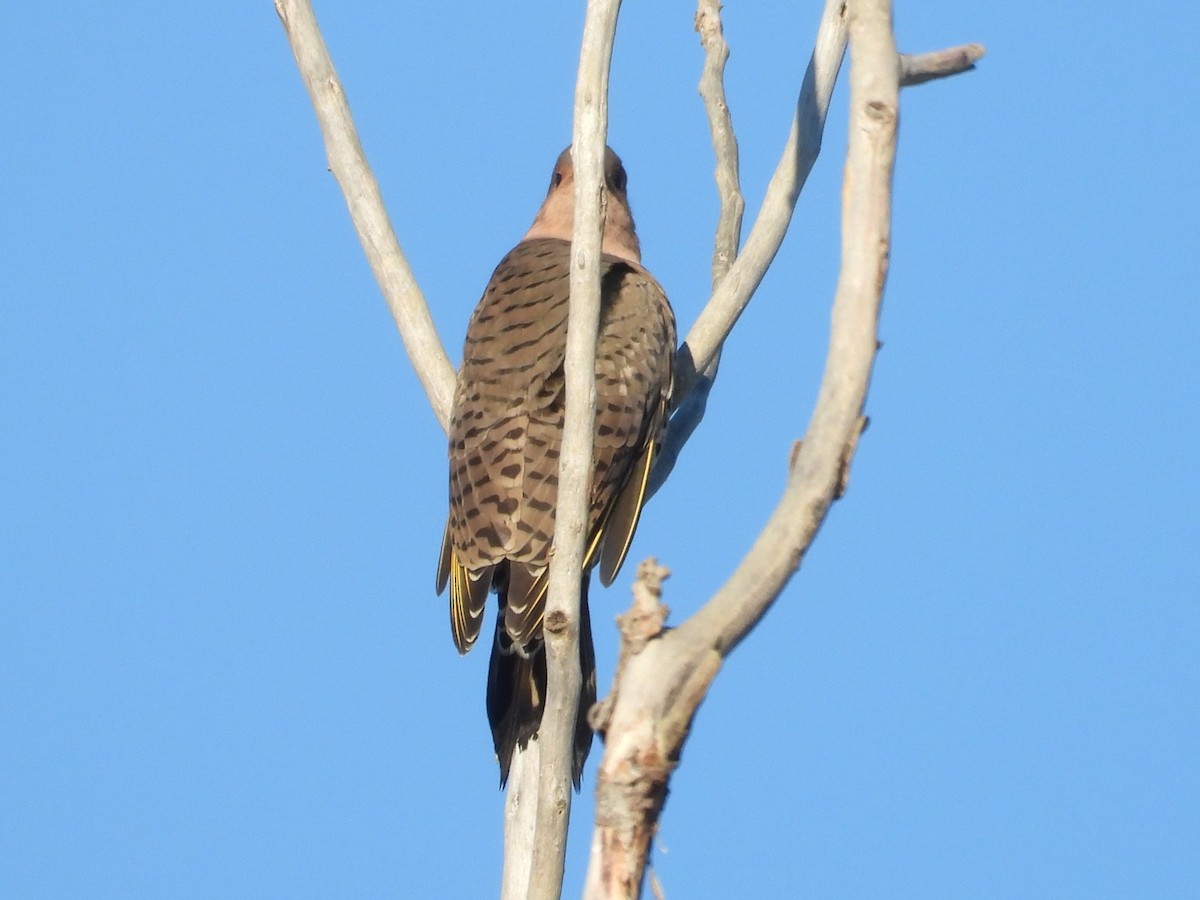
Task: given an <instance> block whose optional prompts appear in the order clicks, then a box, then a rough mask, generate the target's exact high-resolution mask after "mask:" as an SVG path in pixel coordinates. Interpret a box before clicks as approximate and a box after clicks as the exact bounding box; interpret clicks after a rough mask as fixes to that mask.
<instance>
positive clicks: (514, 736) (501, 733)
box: [487, 578, 596, 790]
mask: <svg viewBox="0 0 1200 900" xmlns="http://www.w3.org/2000/svg"><path fill="white" fill-rule="evenodd" d="M503 600H504V598H503V597H501V603H500V611H499V616H498V617H497V620H496V637H495V640H494V641H493V642H492V659H491V663H490V665H489V666H488V687H487V712H488V722H489V724H490V725H491V726H492V742H493V743H494V744H495V746H496V759H497V761H499V763H500V787H504V785H505V784H506V783H507V782H508V770H509V768H510V766H511V765H512V758H513V754H514V753H515V752H516V750H517V748H518V747H525V746H526V745H527V744H528V743H529V740H530V738H532V737H533V736H534V735H536V734H537V732H538V729H539V728H540V727H541V724H542V710H543V708H544V707H545V702H546V652H545V645H544V644H543V643H542V640H541V638H540V637H539V638H538V639H537V640H536V641H534V642H531V644H530V645H529V646H528V647H526V648H525V654H524V655H522V653H521V652H520V651H519V650H518V649H517V647H516V646H515V645H514V644H513V642H512V640H511V639H510V638H509V636H508V632H507V631H506V630H505V628H504V602H503ZM579 600H580V603H579V669H580V674H581V675H582V676H583V681H582V683H581V689H580V696H579V717H578V718H577V719H576V722H575V759H574V764H573V766H572V770H571V780H572V781H574V782H575V790H579V787H580V780H581V778H582V776H583V764H584V762H585V761H586V760H587V756H588V751H589V750H590V749H591V747H592V728H591V726H590V725H589V724H588V720H587V714H588V710H589V709H591V707H592V705H593V704H594V703H595V702H596V651H595V648H594V647H593V645H592V623H591V617H590V616H589V615H588V603H587V579H586V578H585V579H584V582H583V587H582V589H581V591H580V596H579Z"/></svg>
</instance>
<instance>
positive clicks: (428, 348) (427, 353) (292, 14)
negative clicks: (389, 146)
mask: <svg viewBox="0 0 1200 900" xmlns="http://www.w3.org/2000/svg"><path fill="white" fill-rule="evenodd" d="M275 11H276V12H277V13H278V14H279V18H280V20H281V21H282V22H283V28H284V31H285V32H286V33H287V38H288V43H289V44H290V45H291V48H292V55H293V56H294V57H295V58H296V66H297V67H298V68H299V70H300V77H301V78H302V79H303V80H304V86H305V87H306V88H307V89H308V96H309V98H310V99H311V100H312V105H313V109H314V110H315V111H316V114H317V122H318V123H319V124H320V126H321V135H322V137H323V138H324V140H325V154H326V157H327V158H328V160H329V170H330V171H331V172H333V176H334V177H335V178H336V179H337V182H338V185H339V186H340V187H341V189H342V194H343V195H344V196H345V198H346V206H347V207H349V210H350V219H351V221H352V222H353V223H354V228H355V230H356V231H357V232H358V239H359V241H360V242H361V243H362V248H363V252H364V253H365V254H366V256H367V262H368V263H370V265H371V271H372V272H373V273H374V275H375V280H376V281H377V282H378V283H379V289H380V290H381V291H382V292H383V297H384V299H385V300H386V301H387V305H388V308H389V309H390V310H391V311H392V318H393V319H395V320H396V327H397V328H398V329H399V330H400V337H401V338H402V339H403V341H404V349H405V350H407V351H408V358H409V360H410V361H411V362H412V366H413V369H414V370H415V371H416V373H417V377H418V378H419V379H420V380H421V384H422V386H424V388H425V393H426V394H427V395H428V396H429V404H430V406H432V407H433V414H434V415H435V416H437V420H438V422H439V423H440V424H441V426H442V430H443V431H445V430H446V429H447V428H448V427H449V424H450V406H451V404H452V402H453V399H454V366H453V365H451V363H450V358H449V357H448V356H446V350H445V348H444V347H443V346H442V342H441V339H440V338H438V334H437V330H436V329H435V328H434V326H433V318H432V317H431V316H430V315H429V307H428V306H427V305H426V303H425V298H424V297H423V296H422V295H421V289H420V288H419V287H417V282H416V280H415V279H414V278H413V274H412V270H411V269H410V268H409V265H408V260H406V259H405V258H404V252H403V251H402V250H401V249H400V244H399V242H398V241H397V240H396V233H395V231H393V230H392V223H391V220H390V219H389V218H388V214H387V210H386V209H385V208H384V206H383V196H382V194H381V193H380V191H379V184H378V183H377V182H376V181H375V175H374V174H373V173H372V172H371V167H370V165H369V164H368V163H367V158H366V156H365V154H364V153H363V149H362V144H361V143H360V142H359V140H358V131H357V130H356V129H355V127H354V119H353V118H352V117H351V115H350V105H349V104H348V103H347V102H346V94H345V92H344V91H343V90H342V84H341V82H340V81H339V80H338V76H337V72H336V71H335V70H334V68H333V60H331V59H330V58H329V50H328V49H327V48H326V47H325V41H324V39H323V38H322V37H321V31H320V29H319V28H318V27H317V19H316V16H314V15H313V11H312V6H311V5H310V4H309V2H308V0H275Z"/></svg>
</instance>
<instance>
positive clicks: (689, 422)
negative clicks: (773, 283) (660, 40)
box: [651, 0, 846, 491]
mask: <svg viewBox="0 0 1200 900" xmlns="http://www.w3.org/2000/svg"><path fill="white" fill-rule="evenodd" d="M845 6H846V4H845V0H826V3H825V8H824V11H823V12H822V14H821V22H820V24H819V25H818V26H817V39H816V44H815V47H814V49H813V52H812V56H811V58H810V59H809V63H808V68H807V70H806V71H805V73H804V82H803V84H802V85H801V88H800V96H799V98H798V99H797V101H796V112H795V114H794V116H793V117H792V127H791V131H790V132H789V134H788V139H787V143H786V144H785V145H784V148H783V154H782V156H781V157H780V160H779V163H778V164H777V165H776V167H775V174H774V175H772V176H771V181H770V183H769V184H768V185H767V190H766V194H765V195H764V196H763V202H762V206H761V207H760V208H759V211H758V216H757V217H756V218H755V220H754V225H753V227H752V228H751V229H750V236H749V237H748V238H747V239H746V245H745V247H744V248H743V250H742V252H741V255H739V256H738V257H737V260H736V261H735V262H734V263H733V265H732V266H730V267H729V268H728V270H727V271H726V272H725V273H723V275H722V277H721V278H720V279H719V281H718V280H717V279H716V278H715V276H716V274H717V273H716V270H715V268H714V285H715V287H714V290H713V295H712V297H711V298H710V299H709V301H708V303H707V305H706V306H705V307H704V310H703V311H702V312H701V313H700V317H699V318H698V319H697V320H696V324H695V325H693V326H692V329H691V331H690V332H689V333H688V336H687V340H686V341H685V342H684V344H683V346H682V347H680V348H679V353H678V355H677V357H676V361H675V371H676V376H675V397H674V402H675V404H676V407H677V408H676V411H675V413H674V415H672V417H671V422H670V425H669V426H668V428H667V434H666V436H665V438H664V439H663V445H662V447H661V449H660V451H659V457H658V461H657V462H656V463H655V466H654V473H653V475H652V476H651V490H652V491H653V490H657V489H658V487H660V486H661V485H662V483H663V482H665V481H666V480H667V478H668V476H669V475H670V474H671V471H672V470H673V469H674V467H675V462H676V460H677V459H678V457H679V453H680V451H681V450H682V449H683V445H684V444H686V443H687V440H688V438H690V437H691V435H692V432H694V431H695V430H696V426H697V425H698V424H699V423H700V419H701V418H702V417H703V416H704V410H705V407H706V405H707V400H708V394H709V391H710V390H711V389H712V382H713V378H714V377H715V375H716V363H717V361H718V360H719V355H720V351H721V345H722V344H723V343H724V342H725V338H726V337H728V336H729V332H730V331H731V330H732V329H733V326H734V325H735V324H736V323H737V320H738V317H739V316H740V315H741V314H742V311H743V310H744V309H745V308H746V304H747V303H749V302H750V297H751V296H752V295H753V294H754V291H755V290H757V288H758V286H759V284H760V283H761V282H762V280H763V276H765V275H766V272H767V268H768V267H769V266H770V265H771V261H772V260H774V259H775V254H776V253H777V252H778V251H779V247H780V245H781V244H782V243H783V238H784V235H786V234H787V228H788V224H789V223H790V222H791V220H792V212H793V211H794V210H795V208H796V200H797V198H798V197H799V196H800V189H801V188H802V187H803V186H804V182H805V181H806V180H807V178H808V173H809V172H811V171H812V167H813V163H814V162H816V159H817V155H818V154H819V153H820V152H821V137H822V135H823V134H824V131H825V116H826V114H827V113H828V111H829V101H830V98H831V97H832V96H833V86H834V83H835V82H836V80H837V73H838V70H839V69H840V68H841V65H842V55H843V54H844V53H845V50H846V15H845ZM699 22H700V16H699V14H698V15H697V25H698V26H699ZM706 49H707V45H706ZM707 65H708V64H707V63H706V66H707ZM705 77H706V78H707V74H706V76H705ZM711 115H712V114H711V112H710V121H711ZM731 136H732V135H731ZM713 140H714V147H718V140H719V138H718V136H717V134H716V132H715V131H714V138H713ZM735 146H736V144H735ZM717 152H718V158H719V156H720V154H721V152H722V151H721V150H720V149H719V147H718V149H717ZM718 252H719V251H718ZM714 266H715V260H714ZM693 394H694V395H695V396H692V395H693Z"/></svg>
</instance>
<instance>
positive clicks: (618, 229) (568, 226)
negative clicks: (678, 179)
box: [525, 147, 642, 263]
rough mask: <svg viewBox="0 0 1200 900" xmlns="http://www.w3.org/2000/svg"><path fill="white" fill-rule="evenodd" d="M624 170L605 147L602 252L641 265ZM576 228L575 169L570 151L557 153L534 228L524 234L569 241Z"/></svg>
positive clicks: (619, 159) (639, 249)
mask: <svg viewBox="0 0 1200 900" xmlns="http://www.w3.org/2000/svg"><path fill="white" fill-rule="evenodd" d="M625 182H626V176H625V167H624V166H623V165H621V158H620V157H619V156H617V154H616V153H614V152H613V151H612V148H611V147H605V148H604V187H605V190H606V191H607V193H608V205H607V209H606V212H605V217H604V240H603V244H602V249H603V251H604V252H605V253H607V254H609V255H611V256H616V257H619V258H621V259H625V260H628V261H629V262H632V263H640V262H641V259H642V248H641V246H640V244H639V243H638V237H637V231H636V230H635V228H634V224H633V213H631V212H630V211H629V200H628V198H627V197H626V195H625ZM574 225H575V166H574V163H572V161H571V148H570V147H568V148H567V149H566V150H564V151H563V152H562V153H561V154H559V157H558V161H557V162H555V164H554V171H553V172H552V173H551V175H550V189H549V190H548V191H547V192H546V199H545V200H544V201H542V207H541V209H539V210H538V213H537V216H535V217H534V220H533V225H532V226H531V227H530V229H529V231H528V232H527V233H526V235H525V239H526V240H530V239H532V238H558V239H559V240H564V241H569V240H571V233H572V230H573V228H574Z"/></svg>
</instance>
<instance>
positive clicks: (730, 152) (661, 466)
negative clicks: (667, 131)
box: [649, 0, 746, 496]
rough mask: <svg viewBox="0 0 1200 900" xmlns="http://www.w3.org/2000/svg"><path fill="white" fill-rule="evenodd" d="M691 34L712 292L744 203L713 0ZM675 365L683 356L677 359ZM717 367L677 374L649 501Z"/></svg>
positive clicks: (728, 259) (695, 418) (699, 413)
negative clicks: (702, 117)
mask: <svg viewBox="0 0 1200 900" xmlns="http://www.w3.org/2000/svg"><path fill="white" fill-rule="evenodd" d="M696 31H697V33H698V34H699V35H700V45H701V46H702V47H703V48H704V71H703V73H702V74H701V76H700V86H699V87H700V96H701V97H702V98H703V99H704V111H705V113H706V114H707V116H708V130H709V133H710V134H711V136H712V145H713V154H714V155H715V156H716V169H715V172H714V176H715V179H716V182H717V197H718V199H719V200H720V204H721V211H720V213H719V215H718V216H717V228H716V233H715V235H714V237H713V257H712V286H713V288H714V290H715V289H716V287H717V285H719V284H720V282H721V279H722V278H724V277H725V274H726V273H727V272H728V271H729V269H730V268H731V267H732V266H733V262H734V260H735V259H736V258H737V254H738V247H739V245H740V243H741V239H742V214H743V213H744V212H745V209H746V201H745V199H744V198H743V197H742V188H741V180H740V176H739V166H738V144H737V135H736V134H735V133H734V130H733V117H732V116H731V115H730V113H729V104H728V102H727V101H726V99H725V63H726V62H727V61H728V59H729V44H727V43H726V42H725V31H724V28H723V27H722V25H721V4H720V2H719V0H699V2H698V4H697V9H696ZM680 359H681V361H682V360H684V359H685V357H684V356H683V355H682V354H681V357H680ZM720 364H721V351H720V348H718V349H717V352H716V353H715V354H714V355H713V357H712V360H711V361H710V362H709V363H708V365H707V366H705V368H704V370H703V371H701V372H697V373H692V372H691V368H690V367H691V359H690V357H686V362H685V363H684V367H683V371H684V372H685V373H687V376H688V377H686V378H684V379H683V380H684V381H690V383H691V388H690V390H687V391H686V395H685V394H684V393H683V392H682V391H681V390H680V389H678V388H677V390H676V396H675V398H674V402H675V404H676V408H675V411H674V413H673V415H672V417H671V424H670V427H669V429H668V431H667V434H666V435H665V436H664V439H663V442H662V445H661V446H660V447H659V450H658V458H657V459H656V460H655V464H654V471H653V472H652V473H651V475H650V486H649V494H650V495H651V496H653V495H654V493H655V492H656V491H657V490H658V489H659V488H660V487H662V485H663V484H664V483H665V482H666V480H667V477H668V476H669V475H670V474H671V472H672V471H673V470H674V469H675V463H676V462H677V461H678V459H679V452H680V451H681V450H682V449H683V445H684V444H686V443H687V442H688V439H689V438H691V436H692V432H693V431H695V430H696V426H697V425H699V424H700V421H701V420H702V419H703V418H704V413H705V410H706V409H707V408H708V396H709V394H710V393H711V391H712V385H713V382H714V381H715V380H716V377H717V369H718V367H719V366H720Z"/></svg>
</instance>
